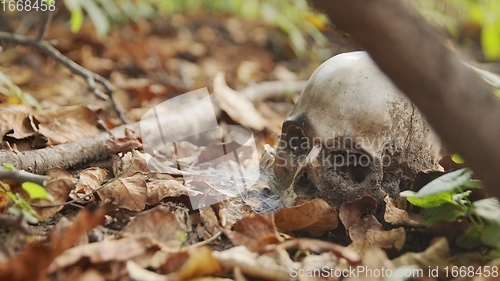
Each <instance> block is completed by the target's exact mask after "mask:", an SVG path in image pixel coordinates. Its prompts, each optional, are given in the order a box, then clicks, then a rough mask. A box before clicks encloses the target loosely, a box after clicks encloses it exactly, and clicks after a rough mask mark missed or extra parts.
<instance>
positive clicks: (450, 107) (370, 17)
mask: <svg viewBox="0 0 500 281" xmlns="http://www.w3.org/2000/svg"><path fill="white" fill-rule="evenodd" d="M312 2H313V4H314V6H316V7H317V8H320V9H322V10H324V11H325V12H326V14H327V15H328V16H329V17H330V18H331V19H332V21H333V22H334V23H336V24H338V25H339V26H340V27H341V28H343V29H345V30H346V31H347V32H349V33H350V34H351V36H352V38H353V39H354V40H355V41H357V42H358V43H359V44H360V45H361V46H362V47H364V48H365V49H366V50H367V51H368V52H369V53H370V55H371V57H372V58H373V59H374V61H375V62H376V63H377V64H378V66H379V67H380V69H381V70H382V71H384V72H385V73H386V74H387V76H389V78H391V80H392V81H393V82H394V84H396V86H398V87H399V88H400V89H401V90H402V91H403V92H404V93H405V94H406V95H407V96H408V97H409V98H410V100H411V101H412V102H414V103H415V104H416V105H417V107H418V108H419V109H420V111H421V112H422V113H423V114H424V116H425V117H426V118H427V120H428V121H429V123H430V124H431V125H432V127H433V128H434V130H435V131H436V132H437V133H438V135H439V136H440V137H441V140H442V141H443V143H444V144H446V146H447V147H449V148H450V149H452V150H454V151H456V152H458V153H460V154H461V155H462V156H463V157H464V159H465V161H466V163H467V165H469V166H470V167H471V168H472V169H473V170H474V171H475V172H476V175H477V176H478V178H479V179H481V180H482V181H483V182H484V183H485V185H486V187H487V191H488V192H489V193H490V194H491V195H493V196H497V197H499V196H500V188H499V186H500V176H499V175H498V163H500V146H499V145H498V140H499V139H500V130H499V129H498V124H497V123H496V122H497V120H500V99H499V98H498V97H497V96H495V94H494V93H493V91H492V88H491V87H490V86H489V85H487V84H486V83H485V82H484V81H482V80H481V79H480V78H479V77H478V76H477V75H476V74H475V73H474V72H473V71H472V70H470V69H469V68H467V67H466V66H465V65H464V64H463V63H462V62H461V61H460V60H459V59H458V58H457V57H456V56H455V55H454V54H452V53H451V52H450V51H449V50H448V49H446V48H445V47H444V46H443V44H442V43H441V42H440V40H438V38H437V36H436V34H437V33H436V31H435V29H434V28H432V27H431V26H430V25H429V24H428V23H427V22H425V21H424V20H423V19H422V18H421V16H420V15H418V13H417V12H416V11H415V10H414V9H411V8H410V7H409V6H408V3H407V2H406V1H400V0H379V1H364V0H350V1H343V0H330V1H324V0H313V1H312Z"/></svg>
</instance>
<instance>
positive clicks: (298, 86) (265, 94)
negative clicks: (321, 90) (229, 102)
mask: <svg viewBox="0 0 500 281" xmlns="http://www.w3.org/2000/svg"><path fill="white" fill-rule="evenodd" d="M306 83H307V81H267V82H262V83H257V84H252V85H250V86H247V87H246V88H244V89H242V90H240V91H239V92H240V94H242V95H244V96H245V97H246V98H247V99H248V100H249V101H262V100H268V99H273V98H278V97H282V96H283V94H287V93H292V94H293V93H299V92H302V90H303V89H304V88H305V87H306Z"/></svg>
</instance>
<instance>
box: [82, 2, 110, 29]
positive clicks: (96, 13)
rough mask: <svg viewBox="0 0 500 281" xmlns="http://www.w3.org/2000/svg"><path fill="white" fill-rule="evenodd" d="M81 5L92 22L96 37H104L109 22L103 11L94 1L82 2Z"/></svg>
mask: <svg viewBox="0 0 500 281" xmlns="http://www.w3.org/2000/svg"><path fill="white" fill-rule="evenodd" d="M81 5H82V7H83V8H84V9H85V11H86V12H87V15H88V16H89V17H90V19H91V20H92V23H93V25H94V27H95V29H96V31H97V36H98V37H100V38H102V37H104V36H105V35H106V34H107V33H108V31H109V20H108V18H107V17H106V15H105V14H104V12H103V9H102V8H100V7H99V6H98V5H97V4H96V3H95V2H94V1H82V3H81Z"/></svg>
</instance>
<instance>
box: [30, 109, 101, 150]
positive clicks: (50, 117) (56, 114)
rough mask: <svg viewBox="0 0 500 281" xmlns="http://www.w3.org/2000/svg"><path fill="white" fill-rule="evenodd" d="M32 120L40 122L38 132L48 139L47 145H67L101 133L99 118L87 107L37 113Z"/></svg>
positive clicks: (32, 116)
mask: <svg viewBox="0 0 500 281" xmlns="http://www.w3.org/2000/svg"><path fill="white" fill-rule="evenodd" d="M30 119H31V120H32V122H39V124H38V126H37V127H38V130H37V131H38V133H40V134H41V135H43V136H45V137H46V138H47V143H46V145H56V144H61V143H66V142H69V141H74V140H77V139H80V138H82V137H86V136H93V135H97V134H98V133H99V130H98V129H97V116H96V115H95V113H94V112H92V111H91V110H90V109H89V108H88V107H86V106H85V105H74V106H66V107H58V108H54V109H47V110H43V111H39V112H35V113H33V114H31V117H30Z"/></svg>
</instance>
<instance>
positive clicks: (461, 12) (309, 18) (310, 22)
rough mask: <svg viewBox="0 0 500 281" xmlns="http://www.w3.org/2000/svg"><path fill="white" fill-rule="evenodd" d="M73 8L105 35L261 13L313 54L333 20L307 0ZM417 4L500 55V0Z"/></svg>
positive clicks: (149, 0) (154, 0)
mask: <svg viewBox="0 0 500 281" xmlns="http://www.w3.org/2000/svg"><path fill="white" fill-rule="evenodd" d="M64 3H65V5H66V7H67V8H68V9H69V10H70V11H71V20H70V22H71V26H72V29H73V31H75V32H76V31H78V30H79V28H80V27H81V25H82V23H83V20H84V18H85V16H88V17H89V18H90V19H91V20H92V22H93V23H94V25H95V27H96V31H97V33H98V34H99V35H100V36H101V37H102V36H105V35H106V34H107V32H108V31H109V28H110V26H111V25H112V24H113V23H120V22H123V21H127V20H136V19H140V18H151V17H154V16H158V15H159V16H165V15H169V14H174V13H194V12H199V11H203V12H209V13H229V14H232V15H236V16H239V17H242V18H245V19H249V20H255V19H261V20H264V21H266V22H269V23H270V24H273V25H275V26H276V27H278V28H280V29H281V30H282V31H283V32H284V33H285V34H286V35H287V37H288V40H289V44H290V47H291V48H292V49H293V51H294V52H295V54H296V55H297V56H298V57H307V56H311V55H317V54H312V53H311V52H309V51H308V42H310V41H311V40H312V41H314V42H315V43H316V44H317V45H319V46H325V45H326V44H327V43H328V40H327V38H326V37H325V35H324V31H325V30H326V29H327V26H328V20H327V19H326V17H325V16H324V15H322V14H320V13H317V12H315V11H313V9H311V8H310V6H309V4H308V2H307V0H288V1H283V0H213V1H203V0H169V1H161V0H143V1H134V0H116V1H110V0H90V1H89V0H64ZM411 3H412V4H414V5H416V7H417V8H418V9H419V11H421V13H422V14H423V16H424V17H425V18H427V19H428V20H429V21H430V22H432V23H433V24H435V25H437V26H440V27H443V28H444V29H446V30H447V32H449V34H450V35H451V36H453V37H454V38H455V39H457V40H458V42H460V43H462V44H463V45H464V46H465V47H473V45H474V43H475V42H478V43H479V44H480V48H481V49H482V54H483V59H484V60H486V61H496V60H498V59H499V58H500V1H498V0H418V1H412V2H411Z"/></svg>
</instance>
